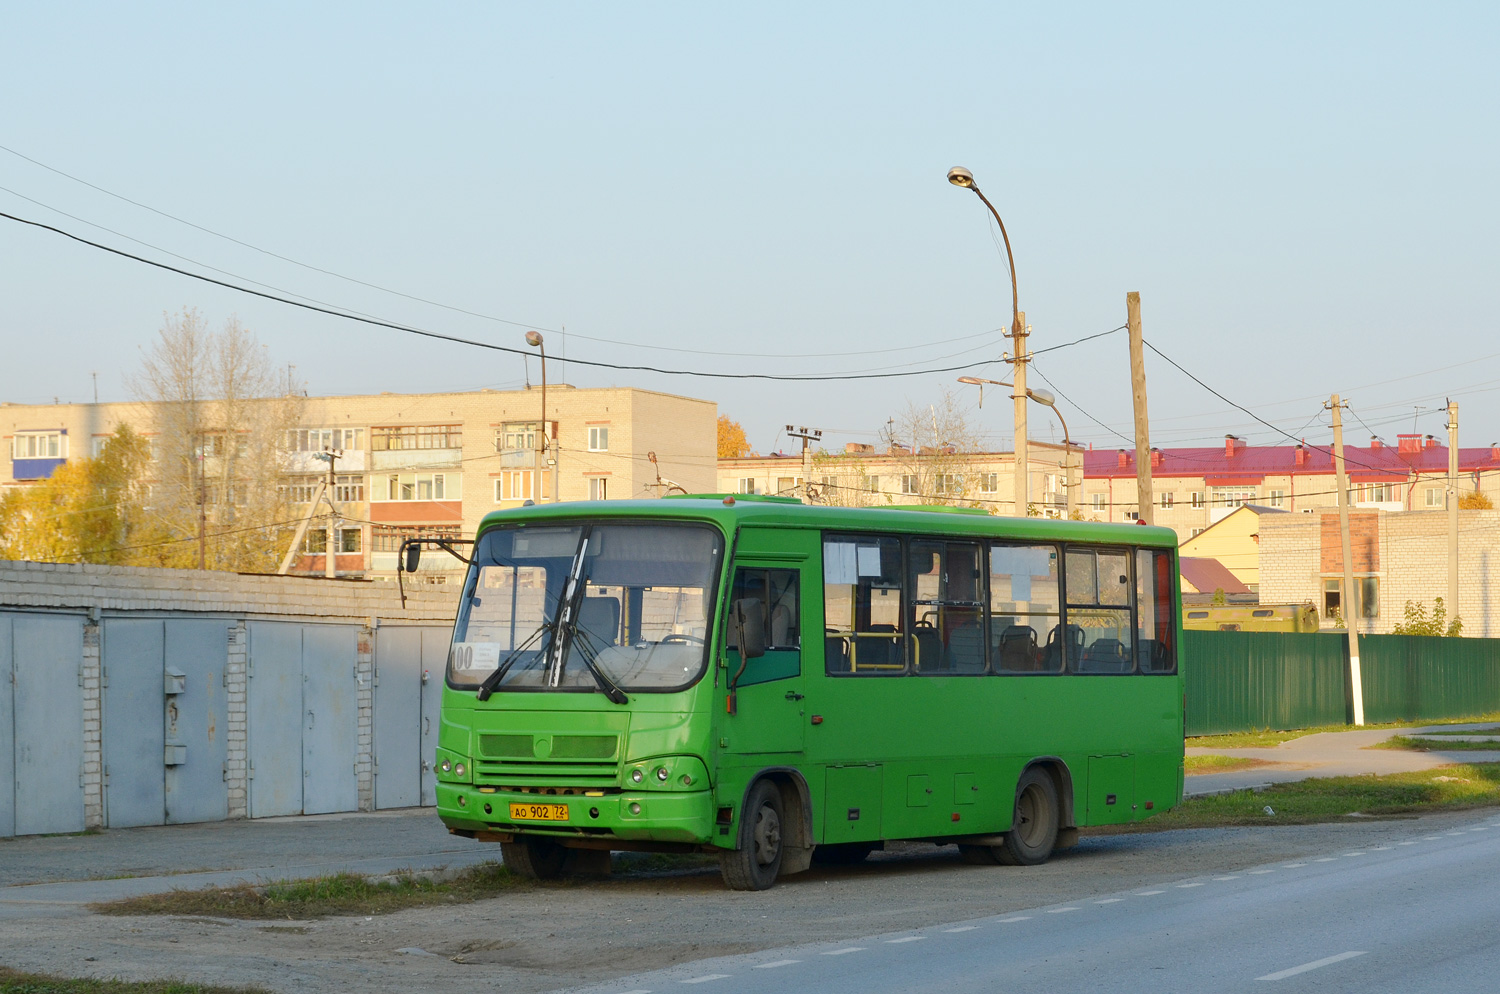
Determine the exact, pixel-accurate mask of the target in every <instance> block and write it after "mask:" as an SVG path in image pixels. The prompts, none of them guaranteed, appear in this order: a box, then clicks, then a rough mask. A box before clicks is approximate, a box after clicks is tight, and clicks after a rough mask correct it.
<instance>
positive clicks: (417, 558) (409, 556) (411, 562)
mask: <svg viewBox="0 0 1500 994" xmlns="http://www.w3.org/2000/svg"><path fill="white" fill-rule="evenodd" d="M421 561H422V547H421V546H420V545H418V544H417V543H415V542H413V543H411V544H410V545H408V546H407V547H406V572H408V573H415V572H416V571H417V564H418V563H420V562H421Z"/></svg>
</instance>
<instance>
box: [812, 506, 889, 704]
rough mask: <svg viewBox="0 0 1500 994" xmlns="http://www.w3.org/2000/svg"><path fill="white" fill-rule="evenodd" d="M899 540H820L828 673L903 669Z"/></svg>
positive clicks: (859, 537)
mask: <svg viewBox="0 0 1500 994" xmlns="http://www.w3.org/2000/svg"><path fill="white" fill-rule="evenodd" d="M902 572H903V570H902V555H901V540H900V539H897V538H886V537H876V536H865V535H828V536H826V537H825V538H824V540H823V617H824V622H823V624H824V626H825V627H824V635H823V644H824V660H825V666H826V668H827V671H828V673H830V674H846V675H857V676H900V675H902V674H904V673H905V672H906V642H905V629H906V624H905V619H906V606H905V596H904V593H903V590H902Z"/></svg>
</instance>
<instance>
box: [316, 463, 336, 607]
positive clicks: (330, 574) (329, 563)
mask: <svg viewBox="0 0 1500 994" xmlns="http://www.w3.org/2000/svg"><path fill="white" fill-rule="evenodd" d="M319 455H320V456H322V457H323V458H324V459H327V460H328V482H327V483H325V484H324V489H323V493H324V494H326V495H327V497H328V527H327V530H326V532H325V533H324V534H325V536H326V537H325V538H324V540H323V575H324V576H325V577H327V578H328V579H330V580H332V579H333V578H334V577H335V576H336V575H338V570H337V564H336V563H335V561H334V558H335V557H336V556H337V555H338V517H339V515H338V508H337V507H335V506H334V503H333V464H334V463H335V462H337V461H338V458H339V453H338V452H335V451H333V450H331V449H330V450H329V451H327V452H320V453H319Z"/></svg>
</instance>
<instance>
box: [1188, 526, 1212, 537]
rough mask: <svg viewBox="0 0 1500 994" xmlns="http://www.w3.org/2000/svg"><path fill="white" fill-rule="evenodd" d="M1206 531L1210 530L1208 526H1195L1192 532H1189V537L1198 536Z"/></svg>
mask: <svg viewBox="0 0 1500 994" xmlns="http://www.w3.org/2000/svg"><path fill="white" fill-rule="evenodd" d="M1206 531H1208V529H1207V528H1194V529H1193V530H1192V532H1191V533H1189V535H1188V537H1189V538H1197V537H1198V536H1199V535H1202V534H1203V533H1204V532H1206Z"/></svg>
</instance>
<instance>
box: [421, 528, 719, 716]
mask: <svg viewBox="0 0 1500 994" xmlns="http://www.w3.org/2000/svg"><path fill="white" fill-rule="evenodd" d="M580 552H581V553H582V558H581V560H580V556H579V554H580ZM721 557H722V543H721V541H720V537H719V533H718V531H717V530H715V529H713V528H710V527H707V526H703V525H692V524H675V523H674V524H659V523H652V524H646V523H632V522H609V523H592V524H568V525H541V526H538V525H529V526H524V527H519V526H511V527H507V526H501V527H498V528H492V529H490V530H489V531H487V532H485V533H484V535H483V537H481V539H480V540H479V543H478V545H477V547H476V549H475V554H474V564H473V565H472V566H471V567H470V568H469V574H468V577H467V578H466V580H465V582H464V591H463V599H462V600H461V602H460V604H459V611H458V620H457V623H456V625H455V626H454V632H453V647H452V649H451V650H450V652H449V654H448V683H449V685H450V686H453V687H455V688H475V687H479V686H480V684H481V683H484V682H485V680H486V678H487V677H492V676H493V674H495V672H496V670H500V671H502V672H501V673H500V675H499V677H498V678H497V679H494V680H492V681H491V686H492V687H493V689H495V690H497V691H500V692H504V691H539V690H541V691H550V690H568V691H597V690H600V689H601V683H600V681H599V680H598V679H597V678H596V677H595V675H594V673H593V672H591V666H590V664H592V668H593V669H597V670H598V671H599V672H600V673H601V674H602V675H603V676H605V677H607V678H608V680H609V681H610V682H613V683H614V684H616V685H618V686H619V688H621V689H622V690H626V691H647V692H650V691H658V692H662V691H672V690H681V689H684V688H686V687H688V686H690V685H692V684H693V683H694V682H696V681H697V680H698V678H699V677H700V676H701V675H702V673H703V670H704V665H705V663H706V661H707V658H708V648H707V645H706V642H707V636H708V629H709V620H708V619H709V618H710V617H711V616H712V611H713V597H714V586H715V580H716V579H717V577H718V575H719V566H720V560H721ZM570 581H572V582H570ZM560 616H561V618H562V620H563V622H564V623H563V624H562V625H559V623H558V621H559V617H560ZM554 650H556V651H554ZM481 696H483V695H482V694H481Z"/></svg>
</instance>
